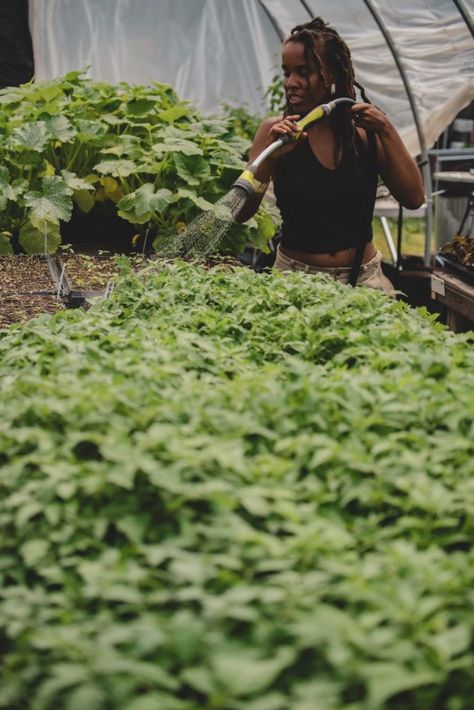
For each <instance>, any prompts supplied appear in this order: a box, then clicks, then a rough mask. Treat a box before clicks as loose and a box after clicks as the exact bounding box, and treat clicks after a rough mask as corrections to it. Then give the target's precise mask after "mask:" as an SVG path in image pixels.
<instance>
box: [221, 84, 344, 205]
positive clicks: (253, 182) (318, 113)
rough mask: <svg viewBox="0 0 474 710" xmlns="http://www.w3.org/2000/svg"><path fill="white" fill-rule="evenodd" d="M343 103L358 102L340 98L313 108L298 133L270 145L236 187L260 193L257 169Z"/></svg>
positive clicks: (300, 123) (246, 170)
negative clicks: (269, 157) (283, 146)
mask: <svg viewBox="0 0 474 710" xmlns="http://www.w3.org/2000/svg"><path fill="white" fill-rule="evenodd" d="M343 103H345V104H355V103H356V102H355V101H354V100H353V99H347V98H340V99H334V100H333V101H330V102H329V103H327V104H320V105H319V106H316V108H313V110H312V111H310V112H309V113H308V114H306V116H304V118H302V119H300V120H299V121H297V122H296V126H297V127H298V133H296V134H293V135H291V136H290V135H288V134H285V135H284V136H282V137H281V138H278V140H276V141H275V142H274V143H272V144H271V145H269V146H268V147H267V148H265V150H263V151H262V152H261V153H260V155H258V156H257V157H256V158H255V160H254V161H253V162H252V163H249V164H248V165H247V167H246V168H245V170H244V171H243V173H242V174H241V175H239V177H238V179H237V180H236V181H235V183H234V187H241V188H243V189H244V190H245V191H246V192H247V194H248V195H249V196H250V195H253V194H254V193H255V192H258V187H259V181H258V180H257V179H256V177H255V172H256V170H257V168H258V167H259V166H260V165H261V164H262V163H263V161H264V160H265V159H266V158H268V156H269V155H271V154H272V153H273V152H274V151H275V150H276V149H277V148H280V146H282V145H285V143H290V142H291V141H295V140H298V139H299V137H300V136H301V134H302V132H303V131H304V130H305V129H306V128H309V127H310V126H312V125H313V123H315V122H316V121H319V119H320V118H324V117H325V116H329V114H330V113H332V111H333V110H334V109H335V108H336V106H339V105H340V104H343Z"/></svg>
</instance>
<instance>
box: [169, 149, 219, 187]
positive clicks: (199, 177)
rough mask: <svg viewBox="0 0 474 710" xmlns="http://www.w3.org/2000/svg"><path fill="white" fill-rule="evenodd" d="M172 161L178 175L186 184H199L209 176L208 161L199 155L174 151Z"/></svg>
mask: <svg viewBox="0 0 474 710" xmlns="http://www.w3.org/2000/svg"><path fill="white" fill-rule="evenodd" d="M174 162H175V165H176V170H177V173H178V175H179V176H180V177H181V178H183V180H184V181H185V182H186V183H187V184H188V185H200V184H201V182H204V181H205V180H208V179H209V178H210V175H211V171H210V168H209V163H208V162H207V161H206V160H204V158H202V157H201V156H199V155H185V154H183V153H176V154H175V156H174Z"/></svg>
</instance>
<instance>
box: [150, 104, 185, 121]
mask: <svg viewBox="0 0 474 710" xmlns="http://www.w3.org/2000/svg"><path fill="white" fill-rule="evenodd" d="M192 113H193V112H192V110H191V109H190V108H189V107H188V106H172V107H171V108H168V109H164V110H163V111H160V112H159V114H158V116H159V118H160V119H161V120H162V121H164V122H165V123H175V121H178V120H179V119H180V118H184V117H185V116H192Z"/></svg>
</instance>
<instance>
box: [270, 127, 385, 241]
mask: <svg viewBox="0 0 474 710" xmlns="http://www.w3.org/2000/svg"><path fill="white" fill-rule="evenodd" d="M356 141H357V152H356V151H355V150H354V149H347V150H346V151H345V152H344V153H343V156H342V160H341V162H340V163H339V165H338V166H337V168H336V169H335V170H328V169H327V168H325V167H324V166H323V165H322V164H321V163H320V162H319V160H318V159H317V157H316V156H315V154H314V153H313V151H312V149H311V146H310V144H309V141H308V140H305V141H304V142H303V143H301V145H298V146H297V147H296V148H295V149H294V150H292V151H291V153H288V154H287V155H284V156H283V157H282V158H280V160H279V161H278V163H277V169H276V173H275V177H274V189H275V197H276V202H277V205H278V208H279V209H280V212H281V216H282V239H281V244H282V246H283V247H287V248H288V249H294V250H296V251H303V252H309V253H313V254H330V253H333V252H336V251H340V250H342V249H349V248H352V247H355V246H357V245H358V244H361V243H362V244H366V243H367V242H370V240H371V239H372V216H373V211H374V203H375V193H376V189H377V156H376V146H375V137H374V135H373V134H370V133H368V134H367V141H368V142H367V146H365V145H364V144H363V142H362V140H361V138H360V136H359V135H358V134H357V133H356Z"/></svg>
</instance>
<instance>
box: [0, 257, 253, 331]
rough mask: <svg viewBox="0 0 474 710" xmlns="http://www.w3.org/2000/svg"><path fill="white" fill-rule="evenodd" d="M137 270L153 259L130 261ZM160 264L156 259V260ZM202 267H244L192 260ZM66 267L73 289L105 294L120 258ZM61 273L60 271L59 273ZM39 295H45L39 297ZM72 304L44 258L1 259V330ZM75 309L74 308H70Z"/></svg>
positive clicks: (67, 260) (83, 260) (66, 260)
mask: <svg viewBox="0 0 474 710" xmlns="http://www.w3.org/2000/svg"><path fill="white" fill-rule="evenodd" d="M126 258H127V259H128V261H129V263H130V264H131V266H132V268H133V269H134V270H137V271H138V270H139V269H142V268H144V267H145V266H147V265H148V264H149V263H151V262H150V259H147V258H145V257H143V256H140V255H131V256H128V257H126ZM153 261H154V262H156V259H155V260H153ZM190 261H192V262H193V263H196V264H197V265H200V266H205V267H216V266H221V267H222V268H224V269H226V268H232V267H241V266H242V264H241V263H240V261H239V260H238V259H235V258H232V257H207V258H205V259H195V260H190ZM61 264H65V267H66V275H67V280H68V284H69V287H70V288H71V289H83V290H86V291H103V290H105V289H106V288H107V286H108V285H109V283H110V281H111V280H112V281H113V280H114V279H115V278H116V277H117V276H118V274H119V271H120V267H119V266H118V264H117V256H116V255H115V254H111V255H104V254H100V255H92V254H74V253H65V254H61V255H60V262H59V263H58V265H59V267H60V265H61ZM59 271H60V269H59ZM38 291H40V292H41V291H42V292H45V293H42V294H38V293H37V292H38ZM67 305H68V304H67V303H66V302H65V301H64V300H63V299H62V298H61V297H58V295H57V285H56V284H55V282H54V281H53V278H52V276H51V273H50V271H49V267H48V263H47V261H46V259H45V257H43V256H26V255H15V256H0V328H4V327H6V326H8V325H10V324H12V323H23V322H25V321H27V320H29V319H30V318H34V317H35V316H38V315H40V314H41V313H56V311H59V310H62V309H63V308H65V307H66V306H67ZM69 305H71V304H69Z"/></svg>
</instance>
